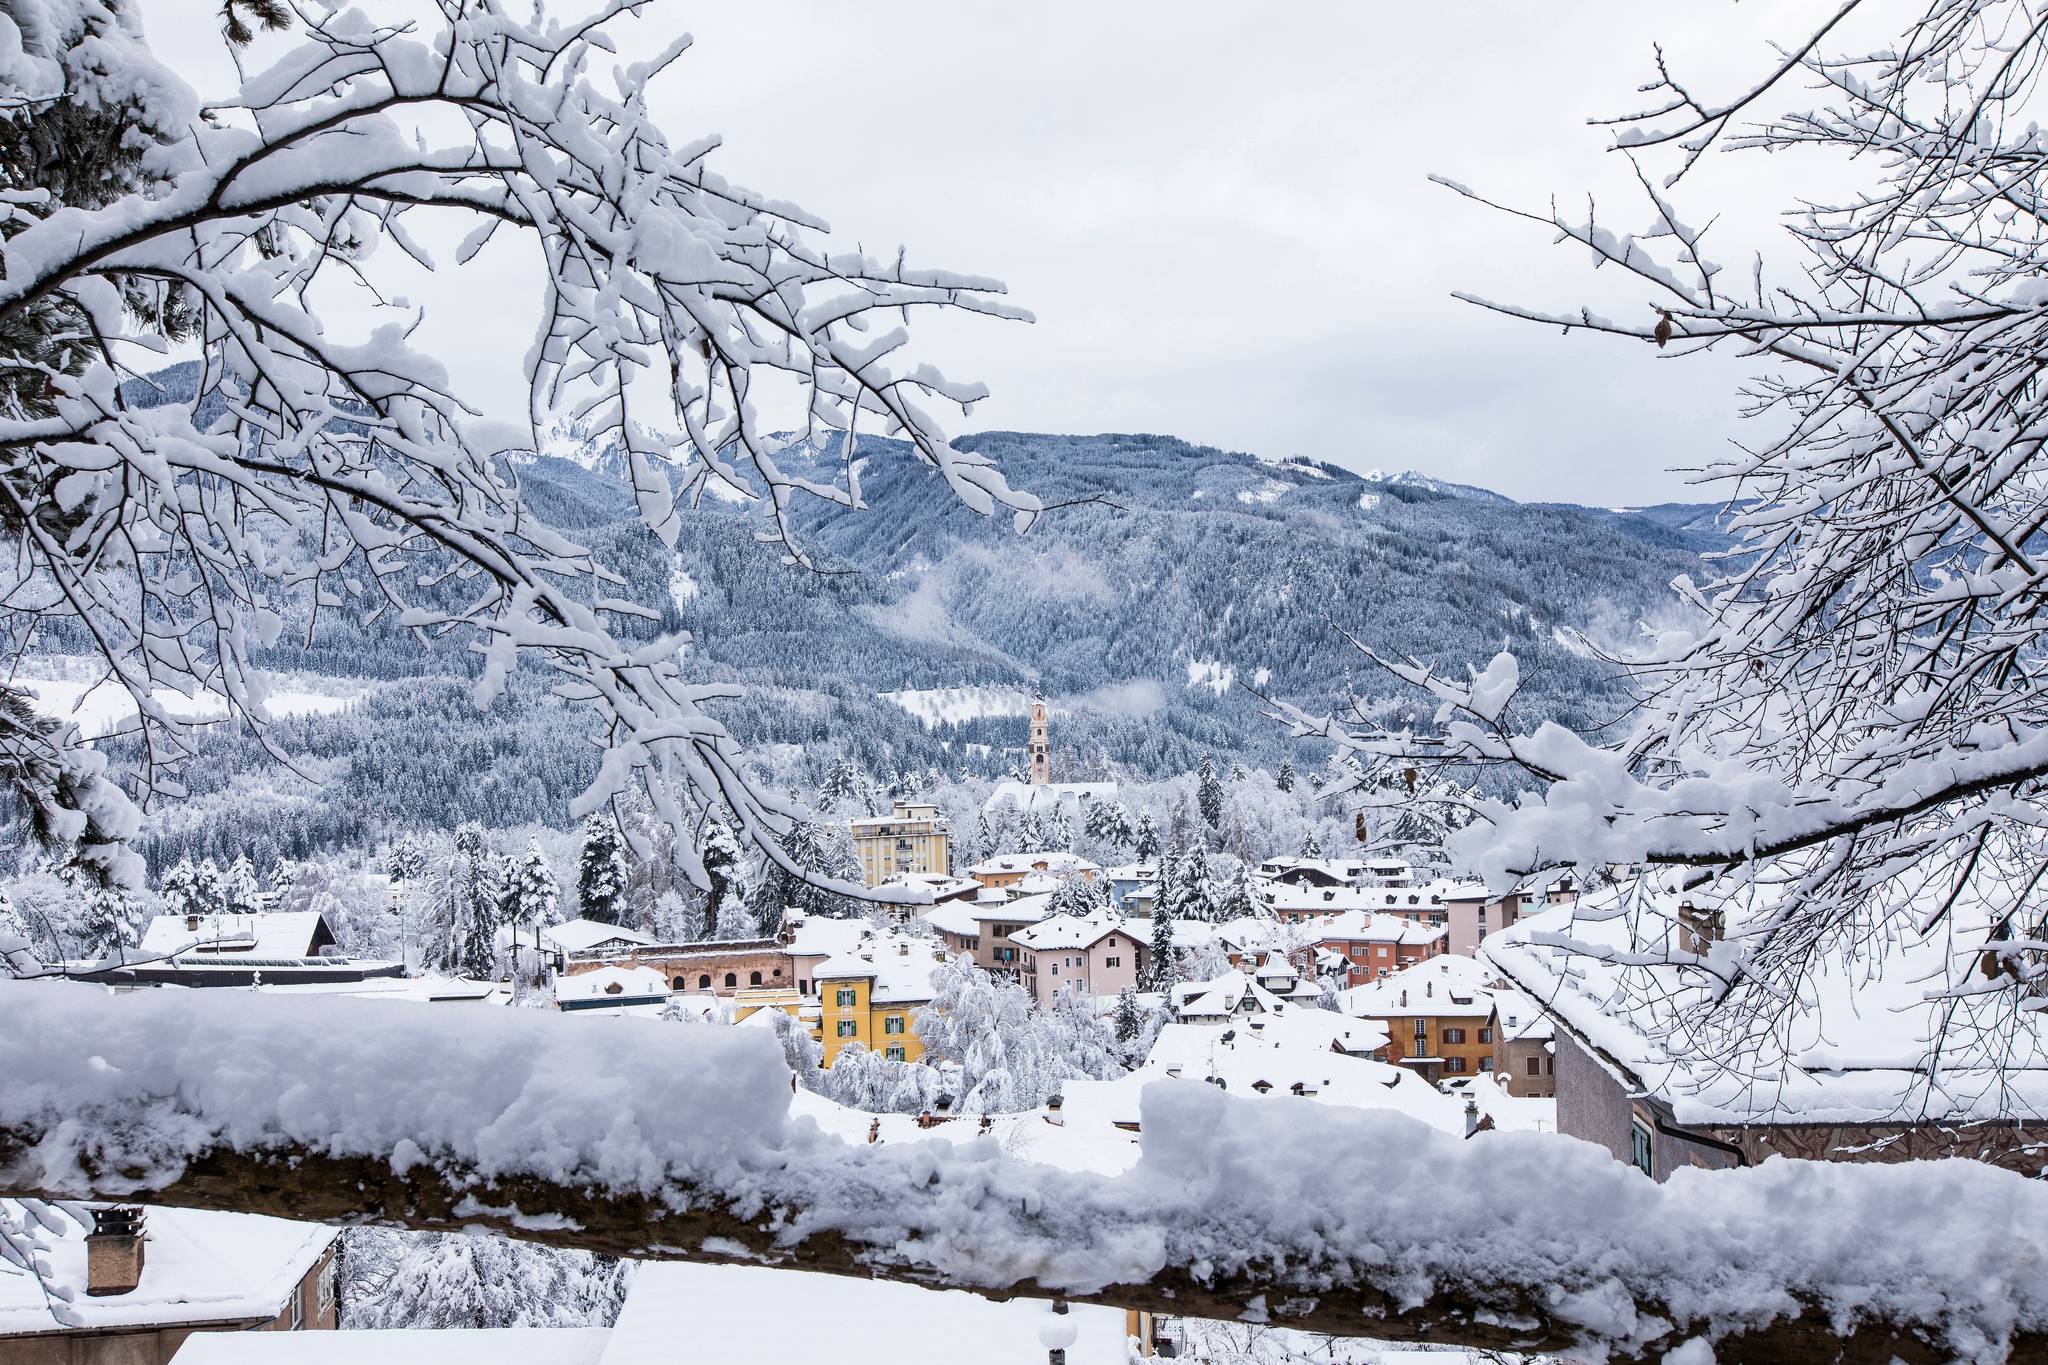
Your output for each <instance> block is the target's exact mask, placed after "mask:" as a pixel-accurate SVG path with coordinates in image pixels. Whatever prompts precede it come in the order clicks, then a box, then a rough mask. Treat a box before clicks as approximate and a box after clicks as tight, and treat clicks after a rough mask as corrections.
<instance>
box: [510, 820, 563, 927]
mask: <svg viewBox="0 0 2048 1365" xmlns="http://www.w3.org/2000/svg"><path fill="white" fill-rule="evenodd" d="M561 907H562V888H561V885H560V884H559V883H558V882H556V880H555V870H554V869H553V868H552V867H550V866H548V860H547V855H546V854H544V853H542V852H541V851H540V844H539V843H537V842H529V843H528V844H527V845H526V849H525V851H524V852H522V853H520V854H519V856H517V857H516V858H514V859H512V862H511V866H510V867H509V868H508V870H507V875H506V879H505V908H504V914H503V919H504V922H505V923H507V924H509V925H511V926H513V927H514V928H515V929H518V930H520V931H522V933H523V935H524V937H525V939H526V941H527V942H529V943H530V942H532V941H533V931H534V930H535V929H542V928H546V927H547V926H548V925H551V924H559V923H561V919H562V909H561Z"/></svg>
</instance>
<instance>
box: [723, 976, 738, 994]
mask: <svg viewBox="0 0 2048 1365" xmlns="http://www.w3.org/2000/svg"><path fill="white" fill-rule="evenodd" d="M739 984H740V979H739V978H738V977H737V976H734V975H733V974H732V973H731V972H727V973H726V974H725V988H726V989H727V990H731V989H732V988H733V987H735V986H737V985H739Z"/></svg>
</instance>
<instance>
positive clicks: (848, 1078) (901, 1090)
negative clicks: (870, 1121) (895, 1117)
mask: <svg viewBox="0 0 2048 1365" xmlns="http://www.w3.org/2000/svg"><path fill="white" fill-rule="evenodd" d="M820 1091H821V1093H822V1094H824V1095H825V1096H826V1097H827V1098H828V1099H833V1100H837V1101H838V1102H839V1103H841V1104H843V1105H846V1106H847V1107H848V1108H851V1109H859V1110H863V1111H865V1112H867V1113H870V1114H921V1113H926V1112H929V1111H930V1110H932V1109H934V1108H937V1107H938V1103H939V1073H938V1071H937V1070H936V1069H935V1068H933V1067H930V1066H926V1065H925V1064H924V1063H922V1062H899V1061H894V1060H892V1059H890V1058H888V1057H886V1056H884V1055H882V1054H881V1053H879V1052H875V1051H872V1050H870V1049H869V1048H867V1047H866V1046H864V1045H862V1044H860V1043H849V1044H847V1045H846V1046H845V1047H843V1048H841V1049H840V1050H839V1053H838V1055H837V1056H835V1057H834V1058H833V1059H832V1066H831V1069H830V1070H828V1071H826V1072H825V1073H824V1074H823V1077H822V1079H821V1081H820ZM970 1112H976V1113H979V1112H984V1111H982V1110H974V1111H970ZM986 1112H991V1113H994V1112H1001V1111H998V1110H989V1111H986Z"/></svg>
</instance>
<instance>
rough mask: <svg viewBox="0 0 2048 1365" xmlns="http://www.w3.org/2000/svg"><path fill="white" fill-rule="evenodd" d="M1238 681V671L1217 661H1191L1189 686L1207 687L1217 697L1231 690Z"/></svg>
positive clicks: (1189, 664) (1189, 663) (1189, 662)
mask: <svg viewBox="0 0 2048 1365" xmlns="http://www.w3.org/2000/svg"><path fill="white" fill-rule="evenodd" d="M1236 681H1237V670H1236V669H1234V668H1232V667H1231V666H1230V665H1229V664H1226V663H1223V662H1221V661H1220V660H1216V659H1189V660H1188V684H1187V685H1188V686H1189V687H1206V688H1208V689H1209V690H1210V691H1212V692H1214V693H1215V694H1216V695H1217V696H1219V697H1220V696H1222V695H1223V694H1224V693H1225V692H1228V691H1229V690H1230V685H1231V684H1232V683H1234V682H1236Z"/></svg>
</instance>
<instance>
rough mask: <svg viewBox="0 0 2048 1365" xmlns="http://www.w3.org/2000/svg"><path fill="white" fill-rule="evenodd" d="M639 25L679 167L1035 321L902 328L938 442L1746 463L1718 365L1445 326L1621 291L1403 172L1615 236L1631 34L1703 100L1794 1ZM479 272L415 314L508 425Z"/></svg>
mask: <svg viewBox="0 0 2048 1365" xmlns="http://www.w3.org/2000/svg"><path fill="white" fill-rule="evenodd" d="M206 9H207V11H208V13H209V14H210V12H211V9H212V6H210V5H209V6H207V7H206ZM652 10H653V11H654V12H653V14H652V17H651V18H650V19H649V20H648V21H647V22H645V23H640V24H634V23H632V22H630V21H628V22H627V23H625V24H624V25H623V26H622V27H621V28H620V29H619V33H620V35H621V37H622V39H624V40H625V42H624V44H623V46H624V47H625V48H626V49H628V50H627V51H626V54H625V55H628V56H633V55H639V54H637V53H635V52H633V51H631V50H630V49H632V48H633V47H636V46H639V45H640V42H639V41H638V40H639V35H644V45H645V46H646V47H648V48H653V47H656V46H658V45H659V44H660V43H661V42H663V41H666V38H667V37H668V36H669V35H670V34H673V33H674V32H676V31H677V30H679V29H681V28H683V27H685V26H687V27H688V28H689V29H690V31H691V32H693V33H694V34H695V35H696V37H697V46H696V47H695V49H694V50H693V51H692V52H691V53H690V54H689V55H687V56H686V57H685V58H684V59H683V60H682V61H681V62H680V63H678V64H677V65H676V66H675V67H674V68H672V69H671V72H670V75H669V77H668V81H667V85H666V87H665V89H664V90H663V92H662V94H661V96H660V99H659V104H660V107H661V111H662V113H663V115H664V118H665V122H666V123H667V125H668V126H669V128H670V132H671V137H672V140H675V141H683V140H686V139H688V138H691V137H695V136H698V135H701V134H703V133H706V132H716V133H718V134H721V135H722V136H723V137H724V138H725V140H726V145H725V148H724V149H723V150H722V151H721V152H720V153H719V154H718V155H717V157H716V159H715V161H714V165H716V166H717V167H718V169H720V170H721V171H722V172H723V173H724V174H725V175H727V176H728V177H729V178H731V179H734V180H737V181H739V182H740V183H742V184H745V185H748V186H750V187H752V188H754V189H757V190H760V191H762V192H764V193H767V194H771V195H774V196H778V197H782V198H787V199H793V200H795V201H796V202H798V203H800V204H802V205H804V206H805V207H806V208H807V209H809V210H811V211H812V212H814V213H818V214H820V215H822V216H824V217H825V218H827V219H828V220H830V222H831V223H832V225H833V228H834V230H835V233H836V234H837V235H839V236H842V237H844V238H847V239H849V240H857V241H859V242H860V243H861V244H863V245H864V246H866V247H867V248H868V249H869V250H871V251H877V252H893V251H894V249H895V248H896V246H897V245H898V244H899V243H900V244H902V245H905V246H907V247H908V248H909V252H910V257H911V259H912V261H913V262H916V263H922V264H926V265H932V266H943V267H946V268H950V269H957V270H964V271H970V272H974V273H979V274H986V275H993V276H996V277H998V278H1000V279H1003V280H1005V281H1006V282H1007V283H1008V284H1009V286H1010V289H1011V292H1012V295H1013V297H1014V298H1015V300H1016V301H1017V302H1019V303H1021V304H1023V305H1024V306H1025V307H1028V308H1030V309H1031V310H1032V311H1033V312H1034V313H1036V314H1037V317H1038V321H1037V322H1036V323H1035V324H1033V325H1030V326H1022V325H1015V324H1004V323H997V322H993V321H989V320H985V319H967V318H962V319H952V320H944V321H941V322H940V323H939V324H938V325H931V321H932V320H931V319H929V318H928V319H927V321H926V326H925V328H924V335H925V344H924V347H923V350H922V355H923V356H924V357H926V358H930V359H933V360H936V361H937V362H938V363H939V364H940V365H941V366H942V368H944V369H945V370H946V371H947V372H948V373H949V374H951V375H952V376H954V377H955V378H974V379H980V380H983V381H984V382H986V383H987V384H988V385H989V386H990V387H991V388H992V389H993V391H994V392H993V397H992V398H991V399H990V400H989V401H988V402H986V403H984V404H983V405H981V407H980V408H979V409H978V410H977V412H976V413H975V415H974V417H973V418H972V419H971V420H968V419H959V418H957V417H956V419H955V420H954V421H953V422H952V428H953V429H954V430H956V431H963V430H970V429H974V428H996V427H1000V428H1007V429H1015V430H1028V431H1061V432H1097V431H1153V432H1168V433H1171V434H1174V435H1177V436H1182V437H1185V438H1187V439H1189V440H1191V441H1198V442H1203V443H1207V444H1212V445H1219V446H1224V447H1228V448H1233V449H1241V450H1249V451H1254V452H1257V453H1260V454H1264V455H1269V456H1283V455H1293V454H1301V455H1309V456H1314V457H1317V458H1321V459H1326V460H1332V461H1335V462H1338V463H1341V464H1344V465H1348V466H1352V467H1355V468H1358V469H1361V470H1363V469H1370V468H1374V467H1381V468H1385V469H1387V470H1389V471H1393V470H1400V469H1408V468H1414V469H1418V470H1421V471H1424V472H1425V473H1429V474H1433V475H1436V476H1439V477H1442V478H1448V479H1455V480H1458V481H1461V482H1469V483H1476V484H1481V485H1484V486H1486V487H1490V488H1495V489H1498V490H1500V491H1502V492H1505V493H1508V494H1510V495H1513V496H1515V497H1519V498H1531V499H1563V500H1571V501H1579V502H1589V503H1599V504H1605V505H1617V504H1623V503H1631V504H1632V503H1641V502H1648V501H1655V500H1660V499H1666V498H1684V497H1690V496H1697V495H1696V494H1688V493H1687V492H1686V490H1685V487H1684V484H1683V483H1682V481H1681V479H1680V477H1679V476H1678V475H1675V474H1673V473H1670V472H1669V470H1670V469H1671V468H1672V467H1674V466H1684V465H1688V464H1696V463H1698V462H1700V461H1701V460H1704V459H1708V458H1711V457H1713V456H1714V455H1715V454H1716V453H1717V452H1718V451H1719V450H1721V449H1724V448H1725V443H1726V442H1727V441H1728V440H1729V439H1731V437H1734V436H1736V435H1737V434H1738V426H1739V424H1738V422H1737V421H1736V419H1735V410H1736V406H1737V399H1736V394H1735V386H1736V384H1737V382H1738V380H1739V378H1740V375H1741V373H1742V366H1741V365H1740V364H1737V363H1734V362H1730V363H1726V364H1722V363H1718V362H1712V361H1709V362H1705V363H1702V362H1697V361H1690V362H1683V363H1670V362H1660V361H1659V360H1658V358H1657V355H1656V353H1655V352H1654V351H1651V350H1650V349H1649V348H1647V347H1637V346H1631V345H1626V344H1623V343H1619V342H1615V341H1612V340H1604V341H1603V340H1601V339H1598V338H1585V337H1581V336H1578V335H1573V336H1570V337H1561V336H1559V335H1558V334H1557V333H1556V332H1555V331H1553V330H1549V329H1545V328H1539V327H1533V326H1530V325H1527V324H1522V323H1516V322H1513V321H1510V320H1507V319H1503V318H1499V317H1496V316H1493V315H1489V314H1486V313H1484V312H1481V311H1479V310H1477V309H1474V308H1472V307H1471V306H1469V305H1466V304H1461V303H1458V302H1456V301H1455V300H1453V299H1452V298H1451V297H1450V292H1451V291H1452V290H1453V289H1464V290H1468V291H1474V292H1478V293H1480V294H1483V295H1486V296H1489V297H1500V298H1511V299H1514V300H1517V301H1520V302H1526V303H1532V304H1538V305H1543V306H1549V307H1558V308H1565V307H1570V306H1573V305H1576V304H1577V303H1579V302H1582V301H1592V302H1597V303H1599V304H1601V305H1602V306H1604V307H1606V308H1608V309H1609V310H1612V311H1621V310H1622V309H1624V308H1626V307H1628V306H1629V304H1628V303H1627V302H1626V300H1629V299H1633V298H1635V297H1636V296H1634V295H1627V294H1618V293H1617V292H1616V291H1615V290H1614V288H1613V287H1612V285H1610V284H1609V282H1608V281H1607V280H1606V279H1604V278H1596V277H1595V276H1594V275H1593V274H1592V273H1591V272H1590V271H1589V270H1588V269H1587V261H1586V259H1585V257H1584V255H1583V253H1581V252H1579V251H1576V250H1573V251H1565V250H1563V249H1560V248H1557V247H1554V246H1552V245H1551V244H1550V242H1549V240H1548V237H1547V236H1546V234H1544V233H1542V232H1540V231H1537V230H1536V229H1534V228H1532V227H1530V226H1529V225H1526V224H1519V223H1515V222H1512V221H1510V220H1508V219H1506V218H1504V217H1501V216H1499V215H1495V214H1491V213H1489V212H1487V211H1485V210H1483V209H1481V208H1478V207H1476V206H1474V205H1471V204H1468V203H1465V202H1463V201H1461V200H1459V199H1457V198H1456V197H1455V196H1453V195H1452V194H1451V193H1450V192H1448V191H1446V190H1443V189H1440V188H1438V187H1435V186H1432V185H1430V184H1429V183H1428V182H1427V179H1426V177H1427V176H1428V175H1429V174H1430V173H1432V172H1435V173H1440V174H1443V175H1446V176H1449V177H1451V178H1453V179H1456V180H1458V181H1460V182H1463V183H1465V184H1468V185H1471V186H1473V187H1474V188H1477V189H1480V190H1483V191H1486V192H1488V193H1490V194H1494V195H1496V196H1498V197H1502V198H1506V199H1510V200H1513V201H1516V202H1521V203H1528V204H1532V205H1538V206H1540V205H1541V204H1542V203H1544V202H1545V201H1546V200H1547V198H1548V196H1549V195H1550V194H1552V193H1553V192H1555V193H1557V194H1559V195H1561V196H1564V197H1567V198H1570V199H1572V200H1574V201H1577V200H1578V199H1580V198H1581V197H1582V196H1583V195H1584V194H1585V193H1586V192H1587V191H1589V190H1592V191H1596V192H1597V193H1598V194H1599V196H1600V202H1601V203H1602V205H1603V206H1604V208H1605V209H1606V210H1607V211H1609V212H1612V213H1613V214H1614V216H1615V218H1616V219H1617V220H1618V221H1619V223H1620V224H1621V225H1622V226H1623V227H1629V228H1640V227H1642V226H1643V225H1645V224H1646V223H1647V221H1648V214H1647V212H1646V211H1645V209H1644V208H1643V207H1642V206H1641V203H1640V200H1639V199H1636V198H1631V192H1630V181H1629V176H1628V171H1627V165H1626V163H1625V162H1624V161H1622V160H1621V159H1620V158H1619V157H1618V156H1616V155H1614V154H1612V153H1608V152H1605V151H1604V150H1603V149H1604V147H1605V145H1606V139H1605V136H1604V135H1603V134H1602V133H1601V132H1600V130H1598V129H1593V128H1589V127H1587V126H1586V123H1585V120H1586V119H1587V117H1589V116H1592V115H1601V114H1611V113H1615V112H1619V111H1622V110H1625V109H1628V108H1632V107H1634V106H1635V105H1636V104H1637V103H1638V102H1639V101H1640V99H1641V98H1642V97H1641V96H1639V95H1637V94H1636V93H1635V87H1636V86H1637V85H1638V84H1640V83H1641V82H1642V81H1643V80H1644V79H1646V78H1647V77H1648V75H1649V73H1650V71H1651V59H1652V44H1653V42H1656V41H1662V42H1663V43H1664V46H1665V50H1666V52H1667V53H1668V54H1669V55H1670V57H1671V59H1672V61H1673V63H1674V66H1675V68H1676V69H1677V70H1679V71H1680V72H1682V73H1684V74H1685V75H1687V76H1688V77H1689V78H1691V79H1694V80H1696V81H1697V83H1698V85H1699V87H1700V88H1701V89H1702V90H1703V91H1704V92H1706V93H1708V94H1710V95H1721V94H1726V93H1729V92H1732V91H1733V90H1735V89H1737V88H1739V87H1741V86H1742V85H1743V84H1745V83H1746V81H1747V80H1749V79H1753V78H1754V77H1755V76H1756V75H1757V74H1758V73H1759V72H1760V71H1761V70H1762V69H1763V68H1764V67H1765V66H1766V65H1767V64H1768V62H1769V59H1770V53H1769V49H1768V48H1767V46H1766V42H1767V41H1768V40H1769V39H1771V38H1773V37H1776V38H1790V37H1794V36H1797V35H1798V34H1799V33H1800V32H1801V25H1802V24H1803V23H1805V22H1807V21H1808V20H1809V19H1810V18H1811V9H1810V7H1808V6H1799V5H1795V4H1789V3H1761V4H1760V3H1745V4H1742V5H1740V6H1737V5H1734V4H1732V3H1725V2H1723V0H1715V2H1713V3H1698V4H1686V5H1683V6H1680V5H1676V4H1670V5H1665V4H1651V3H1645V2H1644V0H1574V3H1571V4H1568V5H1567V4H1556V3H1536V2H1535V0H1514V2H1513V3H1509V2H1507V0H1492V2H1491V3H1487V4H1483V5H1431V4H1421V5H1408V6H1387V5H1376V4H1375V5H1367V4H1360V3H1356V2H1355V0H1343V2H1342V3H1338V2H1337V0H1330V2H1329V3H1306V2H1303V3H1294V4H1288V5H1271V6H1268V5H1257V6H1254V5H1244V4H1232V5H1228V6H1225V5H1221V4H1215V5H1211V4H1204V3H1165V2H1164V0H1158V2H1156V3H1153V2H1147V3H1139V2H1138V0H1118V2H1117V3H1113V4H1102V3H1093V4H1077V3H1059V2H1055V3H1042V4H1031V5H1017V4H1014V3H1010V4H994V3H975V2H963V0H890V2H889V3H886V4H872V5H847V4H845V3H843V0H840V2H836V3H827V2H826V0H775V2H774V3H748V4H726V5H710V6H696V5H686V4H681V3H675V2H674V0H666V2H664V0H657V3H656V4H655V5H653V6H652ZM145 13H146V14H147V15H148V16H149V22H150V30H151V35H152V38H153V39H154V40H155V43H156V45H157V47H158V48H159V50H161V51H163V52H164V53H166V55H168V56H170V57H171V58H172V59H173V60H174V61H175V62H176V63H177V64H178V65H179V66H180V67H181V69H183V70H185V71H187V72H188V74H189V76H190V78H191V79H192V80H193V81H194V83H195V84H197V85H199V86H200V87H201V89H202V90H203V91H204V92H206V93H219V92H220V89H221V84H222V81H223V79H224V74H225V70H226V68H225V66H224V64H223V63H222V60H221V58H220V57H219V55H218V38H217V35H216V34H213V33H210V32H209V31H208V25H199V24H194V23H192V22H191V19H192V10H191V0H147V3H146V5H145ZM1760 160H1761V159H1760V158H1756V157H1741V158H1719V161H1720V162H1722V163H1727V164H1717V165H1709V166H1707V167H1706V168H1704V170H1703V172H1702V173H1699V174H1698V175H1697V177H1696V178H1695V179H1692V180H1688V182H1687V185H1686V187H1685V193H1684V197H1683V198H1682V200H1681V204H1682V206H1686V207H1688V209H1689V213H1688V216H1689V217H1692V218H1695V219H1699V220H1703V219H1705V218H1707V217H1710V216H1711V215H1712V214H1713V213H1714V212H1717V211H1727V212H1729V214H1730V216H1729V220H1728V226H1727V227H1726V228H1724V229H1720V230H1718V231H1720V232H1721V235H1722V236H1724V237H1726V238H1727V239H1728V240H1727V242H1726V243H1724V247H1725V248H1727V249H1729V250H1730V251H1731V254H1732V256H1733V258H1734V259H1736V260H1738V261H1739V260H1740V259H1741V258H1742V257H1743V255H1744V252H1745V251H1746V250H1747V249H1750V248H1753V246H1754V245H1755V244H1756V243H1757V242H1759V241H1763V240H1767V233H1766V232H1765V229H1766V228H1767V226H1768V222H1769V213H1770V211H1772V210H1773V209H1774V208H1776V207H1778V206H1781V205H1782V204H1784V203H1785V202H1787V196H1788V193H1789V192H1790V190H1791V189H1792V178H1791V177H1790V176H1788V175H1786V174H1784V173H1783V172H1781V171H1780V170H1779V169H1778V168H1777V167H1775V166H1772V165H1769V164H1761V165H1760V164H1758V163H1759V162H1760ZM498 266H499V268H498V269H497V270H495V271H481V270H468V271H456V270H453V269H446V270H444V273H443V276H442V277H441V278H439V279H436V280H435V281H433V282H432V283H430V284H427V285H423V286H422V289H421V297H420V299H419V300H418V301H422V302H425V303H426V304H427V305H428V307H429V310H430V321H429V324H428V327H429V331H428V333H427V337H428V340H429V342H430V344H431V345H433V346H435V347H436V348H437V349H438V350H439V351H440V352H441V353H442V354H444V355H445V357H446V359H447V361H448V363H449V365H450V368H451V369H453V370H454V371H455V372H456V374H457V376H458V377H459V378H462V379H464V380H465V381H467V383H468V385H469V386H470V389H471V391H472V392H479V393H482V394H483V395H485V396H486V398H487V400H489V401H494V402H498V403H500V404H502V407H503V410H504V412H505V414H506V415H517V414H518V413H519V412H521V411H523V408H524V403H523V399H522V398H521V397H520V395H519V392H518V390H519V386H520V380H519V373H518V357H519V355H520V354H521V352H522V351H523V350H524V349H525V345H526V342H527V340H528V338H529V336H530V327H531V320H532V318H533V316H534V304H533V298H534V291H533V289H532V288H531V287H530V285H529V283H528V281H527V280H525V279H521V278H519V277H518V272H516V271H513V270H511V269H509V268H508V267H507V264H506V263H505V262H504V261H502V260H500V261H499V262H498ZM507 274H511V275H512V276H513V278H511V279H510V280H509V281H508V280H507V279H506V278H504V276H505V275H507ZM1634 306H1637V307H1640V306H1641V305H1640V304H1637V305H1634Z"/></svg>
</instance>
